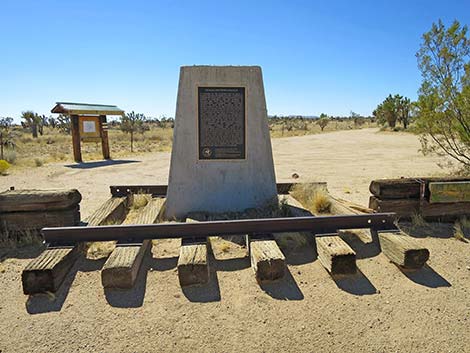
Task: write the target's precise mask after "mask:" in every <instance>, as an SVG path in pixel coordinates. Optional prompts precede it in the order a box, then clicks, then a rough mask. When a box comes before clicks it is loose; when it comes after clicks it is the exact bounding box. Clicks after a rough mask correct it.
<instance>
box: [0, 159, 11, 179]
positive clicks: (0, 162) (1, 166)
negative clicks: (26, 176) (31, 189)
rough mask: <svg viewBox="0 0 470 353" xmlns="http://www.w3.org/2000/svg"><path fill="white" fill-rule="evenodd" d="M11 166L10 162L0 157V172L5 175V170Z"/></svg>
mask: <svg viewBox="0 0 470 353" xmlns="http://www.w3.org/2000/svg"><path fill="white" fill-rule="evenodd" d="M10 167H11V164H10V163H8V162H7V161H6V160H4V159H0V174H1V175H5V173H6V171H7V170H8V169H9V168H10Z"/></svg>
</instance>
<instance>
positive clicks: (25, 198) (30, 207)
mask: <svg viewBox="0 0 470 353" xmlns="http://www.w3.org/2000/svg"><path fill="white" fill-rule="evenodd" d="M81 200H82V195H81V194H80V193H79V192H78V190H77V189H69V190H61V189H57V190H8V191H4V192H1V193H0V213H4V212H42V211H52V210H66V209H70V208H75V207H76V206H77V205H78V204H79V203H80V201H81Z"/></svg>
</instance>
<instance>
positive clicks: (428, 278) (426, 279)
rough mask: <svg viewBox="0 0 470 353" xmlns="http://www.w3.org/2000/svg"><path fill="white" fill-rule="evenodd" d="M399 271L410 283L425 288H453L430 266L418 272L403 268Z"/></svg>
mask: <svg viewBox="0 0 470 353" xmlns="http://www.w3.org/2000/svg"><path fill="white" fill-rule="evenodd" d="M399 269H400V270H401V272H402V273H403V274H404V275H405V276H406V277H407V278H408V279H409V280H410V281H413V282H415V283H416V284H420V285H422V286H425V287H429V288H440V287H451V286H452V285H451V284H450V283H449V282H448V281H447V280H446V279H445V278H444V277H442V276H441V275H440V274H439V273H437V272H436V271H434V269H433V268H432V267H430V266H428V265H425V266H424V267H423V268H420V269H418V270H407V269H404V268H401V267H399Z"/></svg>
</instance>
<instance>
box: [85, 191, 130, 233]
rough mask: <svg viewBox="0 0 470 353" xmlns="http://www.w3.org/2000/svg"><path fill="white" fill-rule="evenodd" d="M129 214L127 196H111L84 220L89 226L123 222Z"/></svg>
mask: <svg viewBox="0 0 470 353" xmlns="http://www.w3.org/2000/svg"><path fill="white" fill-rule="evenodd" d="M126 214H127V197H111V198H110V199H108V200H106V201H105V202H104V203H103V204H102V205H101V206H100V207H99V208H98V209H97V210H96V211H95V212H93V213H92V214H91V215H90V216H89V217H87V218H86V219H85V220H84V222H85V223H87V225H89V226H99V225H108V224H113V223H122V221H123V220H124V219H125V218H126Z"/></svg>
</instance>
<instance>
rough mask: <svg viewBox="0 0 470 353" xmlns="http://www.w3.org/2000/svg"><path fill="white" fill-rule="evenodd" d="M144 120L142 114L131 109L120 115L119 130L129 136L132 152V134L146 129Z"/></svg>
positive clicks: (132, 150)
mask: <svg viewBox="0 0 470 353" xmlns="http://www.w3.org/2000/svg"><path fill="white" fill-rule="evenodd" d="M145 120H146V118H145V115H144V114H139V113H134V112H133V111H132V112H130V113H127V114H126V115H123V116H122V117H121V131H123V132H125V133H128V134H130V136H131V152H134V134H135V133H138V132H140V133H143V132H144V131H145V130H146V126H145V125H144V122H145Z"/></svg>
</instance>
